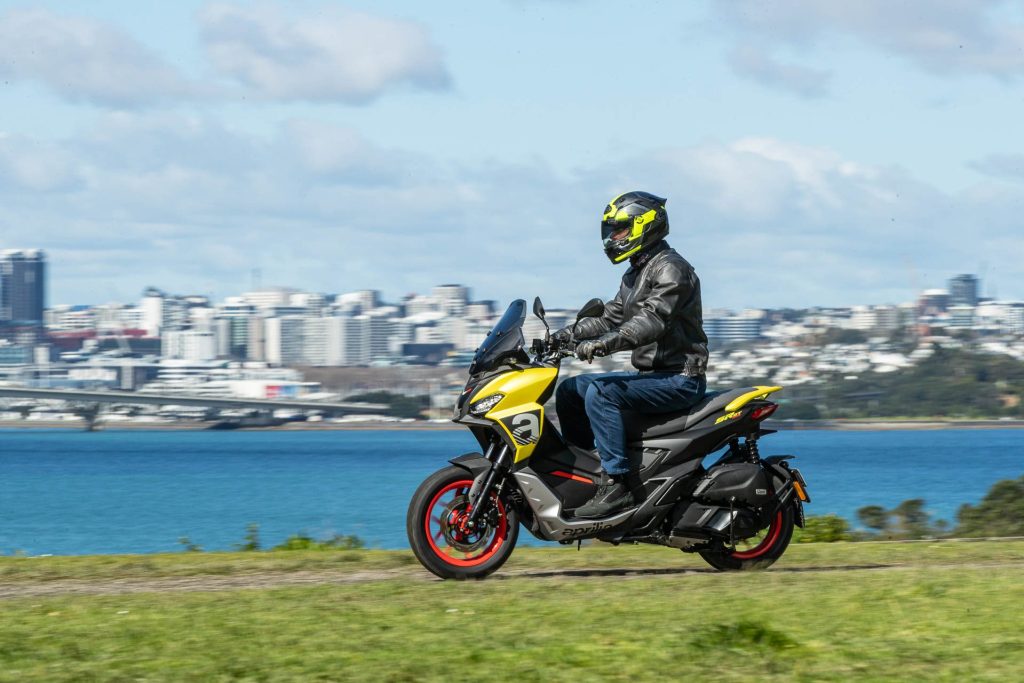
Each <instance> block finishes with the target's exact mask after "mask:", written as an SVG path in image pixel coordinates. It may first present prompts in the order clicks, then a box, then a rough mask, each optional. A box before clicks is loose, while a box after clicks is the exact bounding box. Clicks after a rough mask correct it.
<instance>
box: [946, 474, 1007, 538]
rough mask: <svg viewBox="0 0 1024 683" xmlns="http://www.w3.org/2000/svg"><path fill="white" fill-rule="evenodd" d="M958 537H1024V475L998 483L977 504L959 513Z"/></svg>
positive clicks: (964, 508)
mask: <svg viewBox="0 0 1024 683" xmlns="http://www.w3.org/2000/svg"><path fill="white" fill-rule="evenodd" d="M956 516H957V520H958V522H959V524H958V525H957V527H956V530H955V531H954V532H953V535H954V536H974V537H977V536H1024V476H1022V477H1020V478H1018V479H1004V480H1003V481H997V482H996V483H995V484H994V485H993V486H992V488H991V489H989V492H988V493H986V494H985V497H984V498H982V500H981V502H980V503H978V504H977V505H970V504H964V505H961V506H960V510H959V511H957V514H956Z"/></svg>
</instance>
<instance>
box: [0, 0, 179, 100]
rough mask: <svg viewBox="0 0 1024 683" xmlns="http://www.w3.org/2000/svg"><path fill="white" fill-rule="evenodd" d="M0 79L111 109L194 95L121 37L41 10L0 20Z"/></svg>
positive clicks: (79, 19) (16, 11) (151, 56)
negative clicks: (38, 86) (41, 87)
mask: <svg viewBox="0 0 1024 683" xmlns="http://www.w3.org/2000/svg"><path fill="white" fill-rule="evenodd" d="M0 76H3V77H5V78H10V79H24V80H35V81H40V82H42V83H44V84H46V86H47V87H49V88H50V89H52V90H54V91H55V92H56V93H58V94H59V95H60V96H62V97H64V98H66V99H69V100H72V101H82V102H91V103H94V104H101V105H108V106H114V107H135V106H140V105H147V104H153V103H156V102H160V101H165V100H171V99H175V98H180V97H192V96H196V95H197V94H198V93H199V88H198V87H197V86H195V85H194V84H191V83H189V82H188V81H187V80H186V79H184V78H183V77H182V76H181V75H180V74H179V73H178V71H177V70H176V69H174V68H173V67H172V66H170V65H169V64H167V63H166V62H165V61H163V60H162V59H160V58H159V57H158V56H157V55H155V54H154V53H153V52H152V51H150V50H149V49H147V48H146V47H145V46H143V45H142V44H140V43H139V42H138V41H136V40H135V39H133V38H131V37H130V36H128V35H126V34H124V33H123V32H121V31H119V30H117V29H115V28H113V27H111V26H109V25H107V24H104V23H103V22H100V21H97V20H95V19H88V18H84V17H73V16H66V15H60V14H56V13H54V12H50V11H48V10H45V9H13V10H10V11H8V12H6V13H4V14H2V15H0Z"/></svg>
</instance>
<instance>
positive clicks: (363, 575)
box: [0, 561, 1024, 600]
mask: <svg viewBox="0 0 1024 683" xmlns="http://www.w3.org/2000/svg"><path fill="white" fill-rule="evenodd" d="M929 569H1024V562H1020V561H1006V562H975V563H948V564H925V565H917V564H860V565H854V564H851V565H829V566H817V567H786V566H778V567H773V568H772V569H769V570H768V571H769V572H772V573H782V574H789V573H792V574H797V573H801V574H802V573H820V572H851V571H871V572H877V571H907V570H929ZM717 573H719V572H716V571H715V570H713V569H710V568H708V569H705V568H695V567H685V568H682V567H681V568H671V567H667V568H666V567H659V568H652V567H618V568H606V567H602V568H574V569H530V570H511V571H504V572H502V571H499V572H498V573H497V574H494V575H492V576H491V577H490V578H489V579H488V580H489V581H496V580H497V581H500V580H507V579H536V580H545V579H558V578H568V577H572V578H577V579H588V578H601V577H608V576H619V577H623V578H627V579H639V578H650V577H660V576H685V575H688V574H694V575H695V574H717ZM396 579H402V580H405V581H422V582H428V581H440V579H437V578H435V577H434V576H432V575H430V574H428V573H427V572H426V571H425V570H422V569H419V568H405V569H384V570H380V569H378V570H363V571H353V572H313V571H308V572H306V571H297V572H265V573H253V574H239V575H235V576H212V575H200V576H183V577H160V578H152V579H137V578H136V579H108V580H87V579H66V580H56V581H26V582H23V583H9V584H6V585H0V600H6V599H15V598H29V597H54V596H60V595H124V594H129V593H190V592H201V591H232V590H249V589H265V588H290V587H296V586H326V585H344V584H352V583H365V582H370V581H389V580H396Z"/></svg>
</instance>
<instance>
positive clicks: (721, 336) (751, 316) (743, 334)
mask: <svg viewBox="0 0 1024 683" xmlns="http://www.w3.org/2000/svg"><path fill="white" fill-rule="evenodd" d="M764 321H765V312H764V311H762V310H759V309H747V310H745V311H743V312H742V313H740V314H739V315H732V313H731V312H729V311H722V310H711V311H708V314H707V315H705V317H704V333H705V334H707V336H708V339H714V340H715V341H718V342H741V341H750V340H752V339H757V338H759V337H760V336H761V329H762V327H763V326H764Z"/></svg>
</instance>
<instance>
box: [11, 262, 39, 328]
mask: <svg viewBox="0 0 1024 683" xmlns="http://www.w3.org/2000/svg"><path fill="white" fill-rule="evenodd" d="M45 308H46V254H45V253H44V252H43V250H42V249H5V250H3V251H0V324H3V325H10V326H27V327H42V324H43V310H44V309H45Z"/></svg>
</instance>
